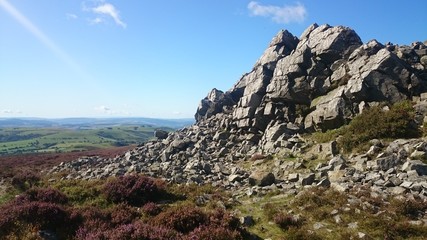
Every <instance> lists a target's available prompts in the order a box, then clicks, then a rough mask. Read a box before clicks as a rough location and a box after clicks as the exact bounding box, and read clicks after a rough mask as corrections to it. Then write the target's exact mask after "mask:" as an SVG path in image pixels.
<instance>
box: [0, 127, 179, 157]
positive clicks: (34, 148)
mask: <svg viewBox="0 0 427 240" xmlns="http://www.w3.org/2000/svg"><path fill="white" fill-rule="evenodd" d="M158 128H159V127H155V126H146V125H144V126H137V125H135V126H131V125H125V126H111V127H100V126H97V127H93V126H92V127H90V126H86V129H85V128H84V127H81V128H75V129H71V128H59V127H58V128H53V127H49V128H46V127H45V128H36V127H13V128H0V155H13V154H23V153H40V152H71V151H85V150H94V149H99V148H108V147H112V146H125V145H132V144H139V143H142V142H145V141H147V140H149V139H151V138H153V133H154V131H155V129H158ZM161 129H163V130H166V131H171V130H173V129H172V128H167V127H161Z"/></svg>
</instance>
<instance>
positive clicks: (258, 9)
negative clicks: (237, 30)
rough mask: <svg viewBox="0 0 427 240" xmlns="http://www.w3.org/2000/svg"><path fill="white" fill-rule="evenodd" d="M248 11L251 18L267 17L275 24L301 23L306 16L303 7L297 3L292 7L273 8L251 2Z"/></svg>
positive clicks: (272, 6)
mask: <svg viewBox="0 0 427 240" xmlns="http://www.w3.org/2000/svg"><path fill="white" fill-rule="evenodd" d="M248 9H249V11H250V13H251V15H253V16H261V17H269V18H271V19H272V20H273V21H274V22H276V23H285V24H287V23H290V22H302V21H304V20H305V18H306V16H307V10H306V9H305V7H304V6H303V5H302V4H300V3H297V4H296V5H294V6H286V5H285V6H283V7H279V6H274V5H262V4H260V3H258V2H255V1H251V2H250V3H249V4H248Z"/></svg>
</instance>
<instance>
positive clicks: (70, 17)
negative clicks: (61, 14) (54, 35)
mask: <svg viewBox="0 0 427 240" xmlns="http://www.w3.org/2000/svg"><path fill="white" fill-rule="evenodd" d="M66 16H67V19H77V18H78V16H77V15H76V14H73V13H67V14H66Z"/></svg>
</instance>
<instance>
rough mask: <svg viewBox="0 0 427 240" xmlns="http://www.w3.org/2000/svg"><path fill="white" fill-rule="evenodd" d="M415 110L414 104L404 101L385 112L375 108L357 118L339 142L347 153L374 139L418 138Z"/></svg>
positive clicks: (344, 131)
mask: <svg viewBox="0 0 427 240" xmlns="http://www.w3.org/2000/svg"><path fill="white" fill-rule="evenodd" d="M414 117H415V110H414V108H413V107H412V103H411V102H409V101H402V102H399V103H396V104H394V105H392V106H391V107H390V110H388V111H384V110H383V109H382V108H381V106H374V107H371V108H369V109H367V110H365V111H363V112H362V113H361V114H360V115H358V116H356V117H355V118H354V119H353V120H352V121H351V122H350V124H349V125H348V126H346V127H345V128H343V129H342V131H341V133H342V138H340V141H339V142H338V143H339V144H340V146H341V147H343V148H344V150H346V151H351V150H352V149H353V148H354V147H357V146H358V145H360V144H362V143H365V142H367V141H369V140H371V139H374V138H391V139H395V138H411V137H418V136H419V135H420V131H419V129H418V126H417V125H416V124H415V123H414Z"/></svg>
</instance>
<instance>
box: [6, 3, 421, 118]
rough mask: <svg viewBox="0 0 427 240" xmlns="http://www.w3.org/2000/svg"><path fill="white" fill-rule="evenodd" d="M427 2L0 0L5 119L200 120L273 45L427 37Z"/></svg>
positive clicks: (401, 41)
mask: <svg viewBox="0 0 427 240" xmlns="http://www.w3.org/2000/svg"><path fill="white" fill-rule="evenodd" d="M426 12H427V1H425V0H407V1H392V0H388V1H385V0H377V1H369V2H368V1H366V2H361V1H336V0H322V1H319V0H305V1H304V0H301V1H284V0H282V1H273V0H271V1H261V0H259V1H243V0H233V1H230V0H215V1H200V0H186V1H183V0H174V1H173V0H170V1H165V0H157V1H146V0H141V1H118V0H117V1H113V0H110V1H109V0H84V1H79V0H61V1H59V0H56V1H55V0H37V1H34V0H16V1H13V0H0V83H1V86H0V117H48V118H62V117H157V118H188V117H193V114H194V112H195V111H196V108H197V105H198V103H199V101H200V100H201V99H202V98H204V97H205V96H206V94H207V93H208V92H209V91H210V90H211V89H212V88H214V87H216V88H218V89H221V90H224V91H226V90H228V89H230V88H231V86H232V85H233V84H234V83H235V82H236V81H237V80H238V79H239V78H240V76H241V75H242V74H243V73H245V72H249V71H250V70H251V68H252V66H253V64H254V63H255V61H256V60H257V59H258V57H259V56H260V55H261V54H262V52H263V51H264V50H265V48H266V47H267V46H268V43H269V42H270V40H271V39H272V38H273V36H274V35H275V34H276V33H277V32H279V30H280V29H288V30H289V31H290V32H292V33H293V34H294V35H296V36H299V35H300V34H301V33H302V32H303V31H304V29H305V28H307V27H308V26H309V25H310V24H312V23H314V22H316V23H318V24H324V23H328V24H330V25H345V26H349V27H351V28H353V29H354V30H355V31H356V32H357V33H358V34H359V36H360V37H361V38H362V40H363V41H364V42H367V41H369V40H371V39H374V38H375V39H377V40H378V41H380V42H383V43H385V42H388V41H390V42H392V43H395V44H410V43H412V42H414V41H417V40H418V41H425V40H427V27H426V23H427V14H426Z"/></svg>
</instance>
